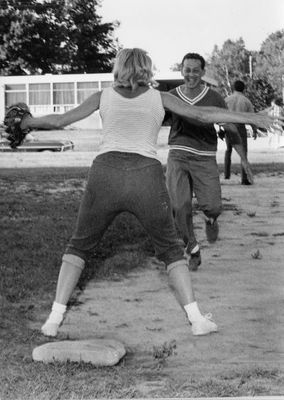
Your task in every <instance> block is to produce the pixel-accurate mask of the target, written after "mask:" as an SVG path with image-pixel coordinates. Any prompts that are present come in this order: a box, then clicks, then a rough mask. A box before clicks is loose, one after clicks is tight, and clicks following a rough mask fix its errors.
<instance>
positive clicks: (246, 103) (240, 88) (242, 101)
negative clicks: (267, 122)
mask: <svg viewBox="0 0 284 400" xmlns="http://www.w3.org/2000/svg"><path fill="white" fill-rule="evenodd" d="M244 90H245V84H244V82H243V81H240V80H237V81H235V83H234V91H233V93H232V94H231V95H230V96H228V97H226V98H225V102H226V104H227V106H228V109H229V110H230V111H236V112H250V113H252V112H254V107H253V105H252V103H251V101H250V100H249V99H248V98H247V97H246V96H245V95H244V94H243V92H244ZM236 128H237V130H238V132H239V136H240V139H241V145H242V148H243V151H244V154H245V157H246V158H247V153H248V140H247V130H246V126H245V124H236ZM252 129H253V132H254V139H256V128H255V127H254V126H252ZM233 144H234V143H232V141H231V139H230V137H228V136H226V146H227V149H226V152H225V161H224V177H225V179H230V176H231V156H232V149H233ZM252 183H253V182H252V179H251V178H250V177H248V175H247V171H246V170H245V168H244V165H243V163H242V167H241V184H242V185H251V184H252Z"/></svg>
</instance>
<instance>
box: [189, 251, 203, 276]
mask: <svg viewBox="0 0 284 400" xmlns="http://www.w3.org/2000/svg"><path fill="white" fill-rule="evenodd" d="M200 264H201V254H200V250H198V251H197V252H196V253H193V254H190V258H189V260H188V269H189V270H190V271H197V270H198V267H199V265H200Z"/></svg>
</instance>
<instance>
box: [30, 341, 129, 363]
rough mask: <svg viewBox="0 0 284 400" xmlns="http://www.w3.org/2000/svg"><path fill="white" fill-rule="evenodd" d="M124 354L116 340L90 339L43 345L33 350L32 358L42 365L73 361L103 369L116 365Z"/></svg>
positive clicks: (122, 347)
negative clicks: (42, 363)
mask: <svg viewBox="0 0 284 400" xmlns="http://www.w3.org/2000/svg"><path fill="white" fill-rule="evenodd" d="M125 354H126V350H125V347H124V346H123V344H122V343H120V342H118V341H116V340H106V339H92V340H63V341H59V342H50V343H45V344H43V345H41V346H38V347H35V348H34V350H33V353H32V357H33V360H34V361H42V362H44V363H52V362H54V361H58V362H62V363H64V362H66V361H73V362H84V363H91V364H93V365H96V366H99V367H103V366H112V365H115V364H117V363H118V362H119V360H120V359H121V358H122V357H123V356H124V355H125Z"/></svg>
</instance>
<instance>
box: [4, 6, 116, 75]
mask: <svg viewBox="0 0 284 400" xmlns="http://www.w3.org/2000/svg"><path fill="white" fill-rule="evenodd" d="M0 1H1V10H0V71H1V72H2V74H6V75H15V74H20V75H22V74H45V73H84V72H89V73H90V72H93V73H95V72H110V71H111V68H112V59H113V58H114V56H115V54H116V51H117V50H118V48H119V44H118V42H117V40H116V39H115V38H114V30H115V28H116V27H117V26H118V22H114V23H102V18H101V17H100V16H98V15H97V8H98V7H99V6H100V4H101V3H100V0H69V1H67V0H44V1H39V0H28V1H25V2H18V1H16V0H0Z"/></svg>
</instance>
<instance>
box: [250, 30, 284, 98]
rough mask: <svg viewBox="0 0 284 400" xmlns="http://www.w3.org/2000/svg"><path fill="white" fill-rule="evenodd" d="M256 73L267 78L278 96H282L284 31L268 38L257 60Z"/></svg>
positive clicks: (283, 82) (283, 83)
mask: <svg viewBox="0 0 284 400" xmlns="http://www.w3.org/2000/svg"><path fill="white" fill-rule="evenodd" d="M254 68H255V73H256V74H257V75H259V76H265V77H266V79H267V80H268V82H269V83H270V85H271V86H272V87H273V89H274V90H275V93H276V94H277V95H278V96H282V93H281V88H282V89H283V85H284V81H283V77H284V30H281V31H277V32H275V33H272V34H271V35H269V36H268V38H267V39H266V40H265V41H264V42H263V43H262V45H261V48H260V52H259V53H258V54H257V55H256V59H255V66H254Z"/></svg>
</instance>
